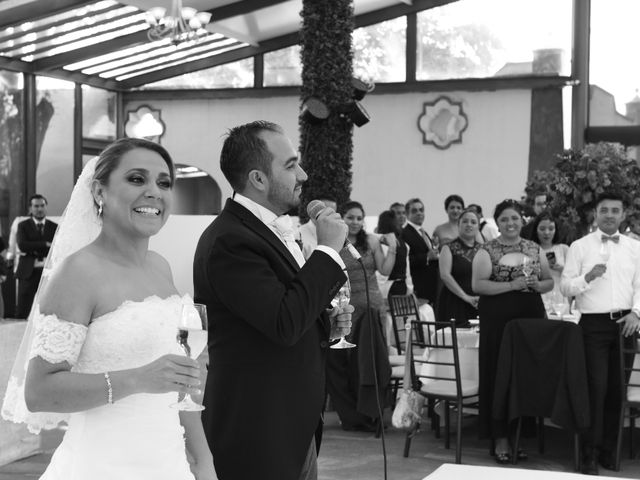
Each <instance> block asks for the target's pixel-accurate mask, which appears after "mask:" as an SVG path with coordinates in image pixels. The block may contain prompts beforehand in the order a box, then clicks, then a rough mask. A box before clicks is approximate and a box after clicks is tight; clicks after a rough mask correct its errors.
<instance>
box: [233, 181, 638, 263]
mask: <svg viewBox="0 0 640 480" xmlns="http://www.w3.org/2000/svg"><path fill="white" fill-rule="evenodd" d="M233 200H234V201H236V202H238V203H239V204H240V205H242V206H243V207H244V208H246V209H247V210H249V211H250V212H251V213H253V214H254V215H255V216H256V217H257V218H258V220H260V221H261V222H262V223H264V224H265V225H266V226H267V227H268V228H269V230H271V231H272V232H273V234H274V235H275V236H276V237H278V239H279V240H280V241H281V242H282V243H283V244H284V246H285V247H287V249H289V247H288V246H287V242H286V241H285V240H284V238H282V236H281V235H280V234H279V233H278V231H277V230H276V228H275V227H274V226H273V222H274V220H275V219H276V218H278V215H276V214H275V213H273V212H272V211H271V210H269V209H268V208H265V207H263V206H262V205H260V204H258V203H256V202H254V201H253V200H251V199H250V198H247V197H245V196H244V195H241V194H239V193H236V194H235V195H234V197H233ZM639 245H640V243H639ZM296 248H297V247H296ZM315 250H320V251H321V252H324V253H326V254H327V255H329V256H330V257H331V258H332V259H333V261H334V262H336V263H337V264H338V265H340V268H342V269H343V270H346V268H347V267H346V265H345V264H344V262H343V261H342V258H340V254H338V252H336V251H335V250H334V249H333V248H331V247H328V246H326V245H317V246H316V247H315ZM291 254H292V255H294V258H296V255H295V254H294V253H293V252H291Z"/></svg>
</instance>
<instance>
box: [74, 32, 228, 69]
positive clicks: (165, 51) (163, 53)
mask: <svg viewBox="0 0 640 480" xmlns="http://www.w3.org/2000/svg"><path fill="white" fill-rule="evenodd" d="M228 41H229V40H228V39H224V37H223V36H222V35H220V34H215V35H210V36H208V37H205V38H203V39H202V40H200V42H198V44H197V45H198V47H199V50H196V48H194V46H193V45H190V44H188V43H181V44H179V45H174V44H173V43H172V42H171V41H170V40H169V39H165V40H163V41H159V42H154V43H156V44H160V45H157V46H160V47H161V48H156V49H155V50H152V51H149V49H147V50H145V51H143V52H140V53H137V54H132V55H129V56H127V57H126V58H121V59H118V60H114V61H112V62H107V63H101V64H98V65H96V66H94V67H90V68H85V69H83V70H82V73H84V74H87V75H94V74H96V73H101V72H108V71H109V70H116V69H118V68H122V67H124V66H125V65H130V64H134V63H135V64H136V65H134V67H135V68H138V67H139V66H140V63H137V62H144V61H151V59H152V58H154V57H155V59H156V60H159V61H166V60H167V58H168V55H171V54H172V53H175V52H177V51H180V50H186V49H190V52H195V51H202V49H203V48H207V46H208V48H211V44H212V43H215V44H216V45H227V44H228ZM225 42H227V43H225ZM157 57H161V58H157Z"/></svg>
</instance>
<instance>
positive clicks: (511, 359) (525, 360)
mask: <svg viewBox="0 0 640 480" xmlns="http://www.w3.org/2000/svg"><path fill="white" fill-rule="evenodd" d="M588 399H589V394H588V388H587V371H586V363H585V355H584V344H583V340H582V330H581V329H580V327H579V326H578V325H576V324H574V323H571V322H563V321H558V320H547V319H542V318H520V319H514V320H512V321H511V322H509V323H508V324H507V326H506V327H505V330H504V333H503V336H502V343H501V345H500V353H499V357H498V367H497V370H496V382H495V390H494V399H493V406H492V407H493V408H492V416H493V418H494V419H496V420H506V421H507V422H512V421H516V420H517V424H516V433H515V438H514V441H513V452H512V456H511V458H512V462H513V463H514V464H515V463H516V462H517V459H518V455H517V454H514V453H515V452H518V447H519V442H520V433H521V431H522V423H523V422H522V419H523V417H536V418H537V419H538V422H537V423H538V428H537V431H538V445H539V450H540V453H542V452H543V450H544V439H543V433H544V423H543V422H542V419H543V418H550V419H551V421H552V422H553V423H554V424H555V425H558V426H559V427H561V428H563V429H565V430H567V431H569V432H571V433H573V447H574V464H575V465H574V466H575V469H576V470H578V469H579V467H580V435H579V433H580V432H582V431H584V430H585V429H586V428H587V427H588V426H589V422H590V415H589V401H588Z"/></svg>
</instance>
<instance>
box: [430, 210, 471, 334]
mask: <svg viewBox="0 0 640 480" xmlns="http://www.w3.org/2000/svg"><path fill="white" fill-rule="evenodd" d="M479 223H480V216H479V215H478V214H477V213H476V212H475V211H473V210H471V209H467V210H465V211H464V212H462V215H460V218H459V219H458V225H459V228H458V230H459V232H460V234H459V236H458V238H456V239H454V240H452V241H451V242H449V243H448V244H446V245H444V246H443V247H442V250H441V251H440V259H439V262H440V265H439V266H440V279H441V280H442V283H443V284H444V285H443V288H442V289H441V291H440V298H439V300H438V321H440V322H449V321H450V320H451V319H455V321H456V325H457V326H459V327H461V326H468V325H469V319H471V318H476V317H477V316H478V310H477V308H478V297H477V295H475V294H474V293H473V290H472V289H471V264H472V262H473V257H475V255H476V253H477V252H478V250H479V249H480V248H481V244H480V243H478V242H477V241H476V234H477V233H478V225H479Z"/></svg>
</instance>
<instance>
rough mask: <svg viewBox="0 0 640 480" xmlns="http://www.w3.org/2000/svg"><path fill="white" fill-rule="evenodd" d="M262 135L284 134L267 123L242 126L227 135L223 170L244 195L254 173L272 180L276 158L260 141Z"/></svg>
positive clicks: (275, 125)
mask: <svg viewBox="0 0 640 480" xmlns="http://www.w3.org/2000/svg"><path fill="white" fill-rule="evenodd" d="M263 131H269V132H274V133H284V130H282V127H281V126H280V125H278V124H276V123H272V122H267V121H265V120H257V121H255V122H251V123H247V124H244V125H240V126H238V127H234V128H232V129H231V130H229V131H228V132H227V138H226V139H225V141H224V145H222V152H221V153H220V170H222V173H223V174H224V176H225V178H226V179H227V181H228V182H229V184H230V185H231V187H232V188H233V190H234V191H236V192H243V191H244V189H245V187H246V186H247V176H248V174H249V172H250V171H251V170H260V171H262V172H264V174H265V175H266V176H267V177H270V176H271V162H272V161H273V155H272V154H271V152H270V151H269V148H268V147H267V144H266V142H265V141H264V140H263V139H262V138H261V137H260V134H261V133H262V132H263Z"/></svg>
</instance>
